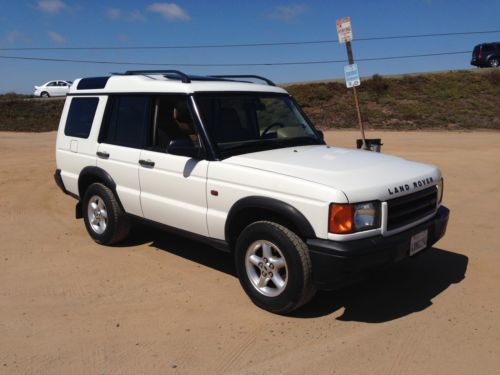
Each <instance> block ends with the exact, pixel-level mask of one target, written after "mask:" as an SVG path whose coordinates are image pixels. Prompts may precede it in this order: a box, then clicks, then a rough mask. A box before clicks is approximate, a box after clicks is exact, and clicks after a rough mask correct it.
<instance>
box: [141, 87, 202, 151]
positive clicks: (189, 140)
mask: <svg viewBox="0 0 500 375" xmlns="http://www.w3.org/2000/svg"><path fill="white" fill-rule="evenodd" d="M188 100H189V97H188V96H186V95H164V96H158V97H156V98H155V99H154V115H153V127H152V131H151V137H150V143H149V148H150V149H152V150H156V151H162V152H168V148H169V146H170V145H171V144H172V142H174V141H181V142H184V143H185V144H192V145H195V144H197V143H198V135H197V133H196V130H195V125H194V120H193V116H192V114H191V111H190V109H189V105H188Z"/></svg>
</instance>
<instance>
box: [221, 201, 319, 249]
mask: <svg viewBox="0 0 500 375" xmlns="http://www.w3.org/2000/svg"><path fill="white" fill-rule="evenodd" d="M245 209H263V210H266V211H272V212H274V213H276V214H278V215H279V216H281V217H284V218H286V219H287V220H288V221H290V222H291V223H293V225H294V226H295V227H296V228H297V230H298V231H299V233H298V234H299V235H301V236H302V237H304V238H316V233H315V232H314V229H313V227H312V225H311V223H309V221H308V220H307V219H306V217H305V216H304V215H303V214H302V213H301V212H300V211H299V210H297V209H296V208H295V207H293V206H291V205H290V204H288V203H286V202H283V201H280V200H278V199H274V198H268V197H260V196H250V197H246V198H242V199H240V200H239V201H237V202H236V203H234V204H233V206H232V207H231V209H230V210H229V213H228V214H227V218H226V224H225V228H224V235H225V237H226V241H229V240H230V238H231V224H232V223H233V221H234V219H235V218H236V217H237V216H238V214H240V213H241V212H242V211H244V210H245Z"/></svg>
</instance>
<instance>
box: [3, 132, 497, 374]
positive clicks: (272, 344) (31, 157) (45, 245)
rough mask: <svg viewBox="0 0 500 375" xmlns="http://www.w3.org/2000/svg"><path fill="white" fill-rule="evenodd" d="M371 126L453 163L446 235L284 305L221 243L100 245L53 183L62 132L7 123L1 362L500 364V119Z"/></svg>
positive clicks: (70, 369)
mask: <svg viewBox="0 0 500 375" xmlns="http://www.w3.org/2000/svg"><path fill="white" fill-rule="evenodd" d="M369 135H370V136H371V137H375V136H381V137H382V138H383V142H384V143H385V145H384V146H383V152H385V153H390V154H395V155H401V156H403V157H406V158H409V159H414V160H418V161H422V162H430V163H434V164H437V165H438V166H439V167H440V168H441V169H442V170H443V173H444V175H445V178H446V183H445V204H446V205H447V206H448V207H449V208H450V209H451V212H452V216H451V221H450V224H449V226H448V233H447V235H446V237H445V238H444V239H442V240H441V241H440V242H438V243H437V245H436V247H435V248H433V249H431V250H429V251H427V252H426V253H424V254H422V255H421V256H419V257H417V258H415V259H410V260H408V261H404V262H402V263H400V264H399V265H398V266H397V267H395V268H393V269H391V270H390V271H386V272H384V273H383V274H380V275H378V276H376V277H374V278H371V279H369V280H366V281H365V282H363V283H361V284H358V285H355V286H351V287H349V288H347V289H344V290H342V291H338V292H329V293H326V292H322V293H319V294H318V295H317V296H316V298H315V299H314V300H313V301H312V303H310V304H309V305H308V306H307V307H306V308H304V309H302V310H301V311H299V312H297V313H295V314H294V315H293V316H288V317H284V316H277V315H272V314H270V313H267V312H265V311H262V310H260V309H258V308H256V307H255V306H254V305H253V304H252V303H251V302H250V301H249V300H248V298H247V297H246V296H245V294H244V293H243V291H242V289H241V288H240V285H239V283H238V280H237V279H236V277H235V276H234V268H233V265H232V259H231V257H230V256H229V255H227V254H224V253H220V252H218V251H217V250H214V249H211V248H209V247H206V246H204V245H200V244H197V243H194V242H192V241H189V240H185V239H182V238H179V237H175V236H172V235H168V234H165V233H162V232H158V231H155V230H144V228H141V229H138V230H136V233H135V235H134V236H133V237H132V238H131V239H130V240H129V241H128V242H127V243H125V244H124V245H123V246H120V247H102V246H99V245H97V244H95V243H94V242H93V241H92V240H91V239H90V238H89V236H88V235H87V233H86V231H85V229H84V225H83V222H82V221H81V220H76V219H74V205H75V201H74V200H73V199H72V198H70V197H68V196H65V195H64V194H63V193H61V192H60V191H59V190H58V188H57V187H56V185H55V184H54V182H53V178H52V174H53V171H54V169H55V161H54V140H55V133H45V134H14V133H0V373H2V374H17V373H29V374H156V373H162V374H164V373H182V374H186V373H189V374H190V373H198V374H222V373H245V374H262V373H297V374H299V373H300V374H302V373H305V372H307V373H309V374H319V373H328V374H347V373H348V374H413V373H421V374H424V373H425V374H428V373H433V374H493V373H497V374H498V369H499V368H500V324H499V323H500V292H499V288H500V270H499V264H500V236H499V233H500V232H499V230H498V216H499V214H500V133H486V132H481V133H443V132H429V133H424V132H422V133H397V132H387V133H378V134H373V133H370V134H369ZM356 136H357V133H356V132H336V133H329V134H327V139H328V141H329V143H331V144H336V145H342V146H350V145H353V144H354V139H355V138H356ZM495 369H496V370H495Z"/></svg>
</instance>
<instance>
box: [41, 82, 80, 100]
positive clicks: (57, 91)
mask: <svg viewBox="0 0 500 375" xmlns="http://www.w3.org/2000/svg"><path fill="white" fill-rule="evenodd" d="M72 84H73V82H71V81H49V82H47V83H45V84H43V85H41V86H35V91H33V95H34V96H40V97H42V98H48V97H50V96H65V95H66V94H67V93H68V91H69V88H70V87H71V85H72Z"/></svg>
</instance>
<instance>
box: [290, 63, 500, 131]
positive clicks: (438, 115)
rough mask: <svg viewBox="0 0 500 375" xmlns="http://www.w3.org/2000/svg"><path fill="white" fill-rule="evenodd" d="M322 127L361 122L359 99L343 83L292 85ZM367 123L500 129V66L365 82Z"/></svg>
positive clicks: (399, 127) (363, 108)
mask: <svg viewBox="0 0 500 375" xmlns="http://www.w3.org/2000/svg"><path fill="white" fill-rule="evenodd" d="M286 88H287V90H288V91H289V92H290V93H291V94H292V95H293V96H294V97H295V98H296V100H297V101H298V102H299V103H300V105H301V106H302V107H303V109H304V111H305V112H306V113H307V114H308V116H309V117H310V118H311V120H312V121H313V122H314V124H315V125H316V126H317V127H319V128H322V129H328V128H352V127H355V126H356V124H357V117H356V111H355V107H354V98H353V95H352V92H351V90H347V89H346V87H345V84H344V83H343V82H327V83H308V84H303V85H301V84H298V85H291V86H287V87H286ZM358 93H359V97H360V106H361V113H362V117H363V120H364V123H365V126H367V127H369V128H374V129H391V130H412V129H415V130H416V129H433V128H436V129H456V130H462V129H463V130H465V129H497V130H500V69H495V70H493V69H487V70H482V71H479V70H476V71H458V72H448V73H438V74H420V75H408V76H399V77H396V78H383V77H381V76H378V75H375V76H373V77H372V78H371V79H365V80H362V83H361V86H360V87H359V88H358Z"/></svg>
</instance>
